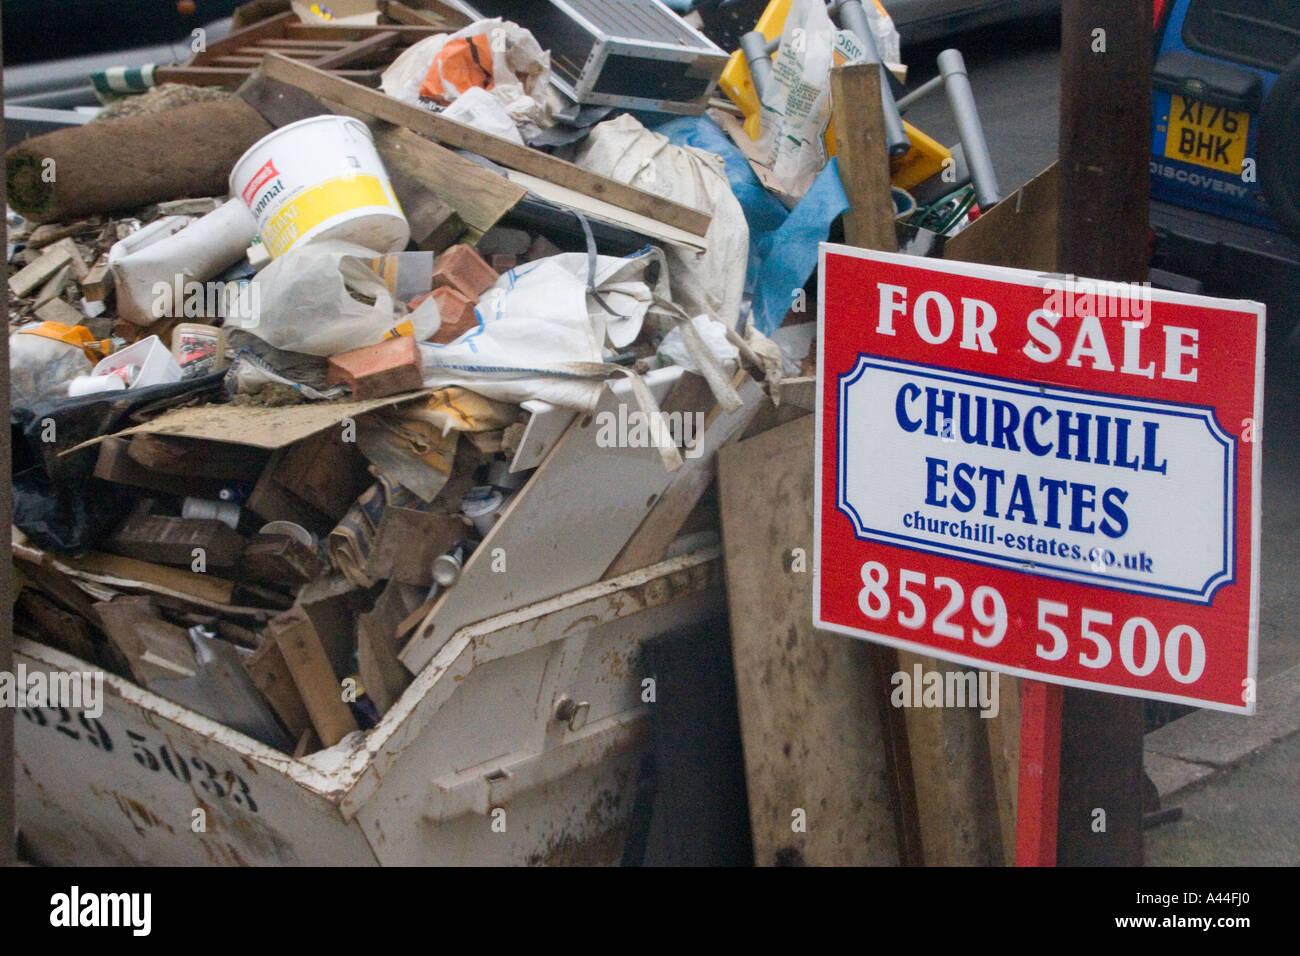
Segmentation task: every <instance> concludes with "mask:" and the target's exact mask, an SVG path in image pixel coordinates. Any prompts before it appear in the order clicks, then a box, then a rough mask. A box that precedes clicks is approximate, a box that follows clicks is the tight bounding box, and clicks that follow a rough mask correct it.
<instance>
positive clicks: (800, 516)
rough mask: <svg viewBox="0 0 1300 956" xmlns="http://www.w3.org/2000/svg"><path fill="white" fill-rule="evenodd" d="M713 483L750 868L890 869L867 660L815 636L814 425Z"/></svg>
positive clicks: (887, 803) (796, 429)
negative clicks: (718, 498)
mask: <svg viewBox="0 0 1300 956" xmlns="http://www.w3.org/2000/svg"><path fill="white" fill-rule="evenodd" d="M718 476H719V488H720V491H721V500H722V525H723V546H724V556H725V563H726V572H727V601H728V605H729V606H730V609H731V639H732V654H733V659H734V665H735V670H736V695H737V699H738V702H739V705H740V729H741V741H742V744H743V746H744V750H745V772H746V778H747V783H748V790H749V812H750V821H751V829H752V832H753V841H754V861H755V863H756V864H758V865H759V866H773V865H799V864H807V865H811V866H836V865H848V866H853V865H858V866H863V865H877V866H880V865H884V866H892V865H896V864H898V862H899V859H900V856H899V844H898V836H897V829H896V825H895V819H894V811H893V803H894V797H893V782H892V779H891V773H890V768H889V766H888V761H887V759H886V752H885V746H886V745H885V733H886V729H885V727H884V726H883V724H882V721H881V716H880V710H879V708H878V706H877V701H876V699H875V695H874V694H873V692H872V689H873V688H874V687H875V686H876V673H875V669H874V665H873V662H872V654H871V650H872V649H871V647H870V646H869V645H868V644H866V643H865V642H863V641H858V640H855V639H853V638H851V637H846V636H844V635H841V634H833V633H829V632H820V631H815V630H814V629H813V626H812V588H813V575H812V568H811V560H812V559H811V555H812V553H813V524H812V516H813V419H812V417H811V416H804V417H802V418H800V419H798V420H796V421H793V422H790V423H788V424H786V425H782V426H781V427H779V428H775V429H773V430H771V431H769V432H765V433H764V434H762V435H759V436H757V437H755V438H752V439H750V440H748V441H742V442H738V443H736V444H734V445H730V446H728V447H725V448H723V449H722V451H721V452H720V453H719V455H718ZM795 549H798V551H796V550H795ZM798 811H802V814H800V813H799V812H798ZM800 822H802V823H803V824H804V827H803V829H802V830H800V829H799V828H797V827H796V824H799V823H800Z"/></svg>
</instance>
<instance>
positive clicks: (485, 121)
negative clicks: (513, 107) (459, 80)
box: [442, 86, 527, 146]
mask: <svg viewBox="0 0 1300 956" xmlns="http://www.w3.org/2000/svg"><path fill="white" fill-rule="evenodd" d="M442 115H443V116H445V117H447V119H453V120H455V121H456V122H457V123H464V124H465V125H466V126H473V127H474V128H475V129H479V130H482V131H483V132H485V133H491V134H492V135H493V136H500V137H501V138H502V139H508V140H510V142H512V143H518V144H519V145H520V146H524V145H527V144H526V143H524V138H523V137H522V136H520V135H519V127H517V126H515V121H514V120H513V119H511V118H510V114H509V113H507V112H506V108H505V105H504V104H503V103H502V102H501V101H500V100H498V99H497V98H496V97H495V96H493V95H492V94H491V93H489V92H488V91H487V90H485V89H482V88H480V87H477V86H471V87H470V88H469V89H468V90H466V91H465V92H464V93H462V94H460V96H458V97H456V102H454V103H452V104H451V106H448V107H447V108H446V109H445V110H443V111H442Z"/></svg>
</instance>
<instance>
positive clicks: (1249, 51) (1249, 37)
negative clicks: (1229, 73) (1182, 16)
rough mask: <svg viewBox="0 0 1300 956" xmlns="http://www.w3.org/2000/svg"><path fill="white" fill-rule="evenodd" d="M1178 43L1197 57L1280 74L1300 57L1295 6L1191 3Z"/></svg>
mask: <svg viewBox="0 0 1300 956" xmlns="http://www.w3.org/2000/svg"><path fill="white" fill-rule="evenodd" d="M1183 42H1184V43H1186V44H1187V46H1188V48H1189V49H1191V50H1195V51H1197V52H1198V53H1206V54H1209V55H1210V56H1216V57H1221V58H1222V59H1225V60H1235V61H1236V62H1238V63H1245V64H1248V65H1250V66H1258V67H1263V68H1264V69H1267V70H1270V71H1272V72H1274V73H1277V72H1281V70H1282V69H1283V68H1284V67H1286V65H1287V64H1288V63H1290V62H1291V61H1292V60H1293V59H1295V57H1297V56H1300V3H1297V2H1296V0H1192V3H1191V6H1190V7H1189V8H1188V10H1187V19H1186V21H1185V22H1184V24H1183Z"/></svg>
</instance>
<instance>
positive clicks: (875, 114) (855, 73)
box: [831, 63, 898, 252]
mask: <svg viewBox="0 0 1300 956" xmlns="http://www.w3.org/2000/svg"><path fill="white" fill-rule="evenodd" d="M880 83H881V75H880V68H879V66H878V65H877V64H874V63H857V64H852V65H849V66H840V67H836V68H835V69H833V70H831V103H832V112H833V115H834V118H835V141H836V146H837V150H838V154H839V166H840V179H841V180H842V181H843V182H844V192H845V194H846V195H847V196H848V198H849V207H850V208H849V211H848V212H847V213H845V214H844V238H845V239H846V240H847V241H848V243H849V245H852V246H861V247H862V248H864V249H879V250H882V251H884V252H895V251H897V249H898V240H897V238H896V235H895V232H894V201H893V197H892V194H891V192H890V188H889V176H890V173H889V148H888V146H887V145H886V141H885V119H884V114H883V111H882V110H880V109H877V108H875V106H876V104H878V103H880V102H881V92H880Z"/></svg>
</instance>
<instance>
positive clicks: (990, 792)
mask: <svg viewBox="0 0 1300 956" xmlns="http://www.w3.org/2000/svg"><path fill="white" fill-rule="evenodd" d="M918 667H919V671H918V670H917V668H918ZM898 668H899V671H900V672H901V673H902V674H904V675H906V676H907V678H908V681H909V685H910V686H911V687H913V688H916V683H915V676H916V674H917V673H918V672H919V673H920V674H921V675H928V674H940V675H944V674H948V673H950V672H952V673H969V674H974V675H978V672H977V671H975V670H974V669H972V668H967V667H963V666H959V665H956V664H949V663H947V662H945V661H940V660H937V659H935V658H932V657H923V656H921V655H919V654H912V653H910V652H907V651H900V652H899V653H898ZM977 680H978V676H977ZM999 689H1001V680H1000V678H999ZM915 692H916V693H919V688H916V690H915ZM903 713H904V716H905V717H906V720H907V743H908V752H909V755H910V757H911V761H912V779H913V783H914V785H915V787H916V808H917V815H918V818H919V820H920V823H921V851H922V859H923V861H924V863H925V865H926V866H1001V865H1004V860H1003V857H1002V852H1003V845H1002V826H1001V820H1000V818H999V816H998V813H997V792H996V787H995V784H994V781H993V774H992V770H991V767H990V761H989V750H988V737H987V730H986V728H985V727H984V723H985V719H984V718H981V717H980V712H979V710H978V709H977V708H975V707H916V706H910V707H904V708H903Z"/></svg>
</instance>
